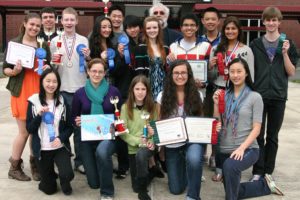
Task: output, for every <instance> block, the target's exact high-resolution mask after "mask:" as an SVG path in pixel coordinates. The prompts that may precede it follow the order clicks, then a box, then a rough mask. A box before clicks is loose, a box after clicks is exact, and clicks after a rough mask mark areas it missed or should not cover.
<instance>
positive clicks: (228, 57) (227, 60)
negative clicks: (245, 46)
mask: <svg viewBox="0 0 300 200" xmlns="http://www.w3.org/2000/svg"><path fill="white" fill-rule="evenodd" d="M239 43H240V42H236V43H235V45H234V48H233V49H232V51H231V53H230V55H229V56H227V55H226V57H225V66H226V67H228V64H229V63H230V62H231V60H232V56H233V54H234V52H235V51H236V50H237V48H238V46H239Z"/></svg>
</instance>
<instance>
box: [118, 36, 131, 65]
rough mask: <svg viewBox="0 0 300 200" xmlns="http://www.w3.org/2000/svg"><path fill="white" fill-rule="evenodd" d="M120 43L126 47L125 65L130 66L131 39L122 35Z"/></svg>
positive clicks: (119, 39)
mask: <svg viewBox="0 0 300 200" xmlns="http://www.w3.org/2000/svg"><path fill="white" fill-rule="evenodd" d="M118 42H119V43H120V44H123V45H124V51H123V53H124V57H125V63H126V64H130V53H129V45H128V44H129V38H128V37H127V35H125V34H122V35H120V37H119V38H118Z"/></svg>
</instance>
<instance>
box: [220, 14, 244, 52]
mask: <svg viewBox="0 0 300 200" xmlns="http://www.w3.org/2000/svg"><path fill="white" fill-rule="evenodd" d="M231 22H232V23H234V25H235V26H236V27H237V28H238V31H239V34H238V37H237V40H238V41H239V42H243V33H242V25H241V22H240V20H239V19H238V18H237V17H234V16H229V17H227V18H226V19H225V20H224V23H223V26H222V30H221V42H220V44H219V45H218V47H217V49H216V51H215V53H217V52H226V51H227V48H228V45H229V41H228V38H227V37H226V35H225V29H226V26H227V25H228V24H229V23H231Z"/></svg>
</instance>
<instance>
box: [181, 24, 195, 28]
mask: <svg viewBox="0 0 300 200" xmlns="http://www.w3.org/2000/svg"><path fill="white" fill-rule="evenodd" d="M182 26H183V27H185V28H187V27H191V28H195V27H196V26H197V25H196V24H182Z"/></svg>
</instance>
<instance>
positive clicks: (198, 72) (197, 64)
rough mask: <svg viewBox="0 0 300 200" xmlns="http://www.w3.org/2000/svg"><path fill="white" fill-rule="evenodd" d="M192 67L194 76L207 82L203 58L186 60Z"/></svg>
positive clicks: (205, 63) (205, 65)
mask: <svg viewBox="0 0 300 200" xmlns="http://www.w3.org/2000/svg"><path fill="white" fill-rule="evenodd" d="M188 62H189V63H190V65H191V67H192V71H193V74H194V78H195V79H196V78H197V79H199V80H200V81H201V82H207V62H206V61H205V60H188Z"/></svg>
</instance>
